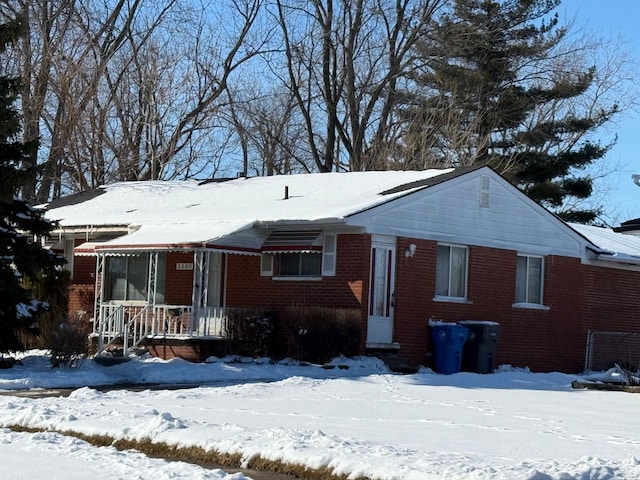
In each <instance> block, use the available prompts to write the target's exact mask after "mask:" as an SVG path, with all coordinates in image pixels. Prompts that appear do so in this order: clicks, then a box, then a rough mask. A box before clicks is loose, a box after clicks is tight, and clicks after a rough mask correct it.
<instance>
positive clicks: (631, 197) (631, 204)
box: [558, 0, 640, 225]
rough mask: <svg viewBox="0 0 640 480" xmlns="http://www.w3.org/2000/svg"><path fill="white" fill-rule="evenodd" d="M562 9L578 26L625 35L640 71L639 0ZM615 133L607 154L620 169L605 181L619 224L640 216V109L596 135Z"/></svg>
mask: <svg viewBox="0 0 640 480" xmlns="http://www.w3.org/2000/svg"><path fill="white" fill-rule="evenodd" d="M558 12H559V14H560V15H561V16H565V15H566V16H567V17H568V18H573V17H575V27H584V28H585V29H587V30H589V31H594V32H595V33H599V34H601V35H602V36H603V37H605V38H613V37H617V36H618V35H620V36H622V37H623V39H624V40H625V41H626V44H625V47H626V49H627V50H628V51H629V53H630V55H631V56H632V57H633V58H632V60H633V61H634V62H636V63H637V71H638V74H639V75H640V28H638V21H639V20H640V2H639V1H638V0H563V1H562V4H561V6H560V8H559V10H558ZM612 133H616V134H617V135H618V142H617V144H616V145H615V146H614V147H613V149H612V150H611V151H610V152H609V154H608V157H607V158H608V161H609V163H610V165H612V166H614V165H615V166H616V167H617V171H616V172H614V173H611V174H610V175H608V176H607V178H606V180H605V181H604V182H603V183H606V184H607V185H608V188H609V189H610V190H609V191H608V193H607V195H606V196H605V197H604V199H603V204H604V206H605V210H607V211H608V213H609V215H608V216H607V218H606V219H607V221H609V222H611V223H613V225H617V224H619V223H620V222H623V221H625V220H629V219H632V218H638V217H640V187H638V186H636V185H635V184H634V183H633V180H632V179H631V175H632V174H633V173H640V162H639V161H638V160H639V158H640V151H639V150H640V148H639V147H640V111H636V112H627V114H626V115H625V118H623V119H619V123H618V125H616V126H615V128H613V132H603V133H602V136H600V135H598V136H596V137H595V138H600V139H601V140H603V143H606V140H607V139H608V138H610V135H611V134H612Z"/></svg>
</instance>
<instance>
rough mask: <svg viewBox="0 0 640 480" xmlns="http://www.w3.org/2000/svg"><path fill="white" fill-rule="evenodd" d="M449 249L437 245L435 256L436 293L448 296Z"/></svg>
mask: <svg viewBox="0 0 640 480" xmlns="http://www.w3.org/2000/svg"><path fill="white" fill-rule="evenodd" d="M450 252H451V249H450V248H449V247H448V246H444V245H438V253H437V256H436V295H439V296H442V297H448V296H449V262H450Z"/></svg>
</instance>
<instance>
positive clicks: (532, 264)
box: [527, 257, 542, 303]
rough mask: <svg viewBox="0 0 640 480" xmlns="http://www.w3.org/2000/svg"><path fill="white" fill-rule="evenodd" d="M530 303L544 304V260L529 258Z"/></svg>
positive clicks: (528, 297) (528, 294)
mask: <svg viewBox="0 0 640 480" xmlns="http://www.w3.org/2000/svg"><path fill="white" fill-rule="evenodd" d="M527 301H528V302H529V303H542V259H541V258H537V257H529V288H528V291H527Z"/></svg>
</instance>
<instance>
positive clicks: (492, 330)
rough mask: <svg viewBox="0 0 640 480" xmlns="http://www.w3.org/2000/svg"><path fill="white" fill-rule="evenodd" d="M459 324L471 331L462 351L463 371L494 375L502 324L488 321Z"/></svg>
mask: <svg viewBox="0 0 640 480" xmlns="http://www.w3.org/2000/svg"><path fill="white" fill-rule="evenodd" d="M458 324H460V325H464V326H465V327H467V328H468V329H469V337H468V338H467V341H466V343H465V344H464V349H463V351H462V367H461V368H462V371H463V372H475V373H492V372H493V369H494V368H495V360H494V359H495V355H496V346H497V344H498V339H499V338H500V324H499V323H496V322H490V321H487V320H462V321H460V322H458Z"/></svg>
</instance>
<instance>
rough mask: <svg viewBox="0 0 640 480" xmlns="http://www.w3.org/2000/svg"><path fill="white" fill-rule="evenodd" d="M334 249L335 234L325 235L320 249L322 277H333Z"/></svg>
mask: <svg viewBox="0 0 640 480" xmlns="http://www.w3.org/2000/svg"><path fill="white" fill-rule="evenodd" d="M336 249H337V239H336V234H334V233H325V234H324V245H323V248H322V276H324V277H333V276H334V275H335V274H336Z"/></svg>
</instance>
